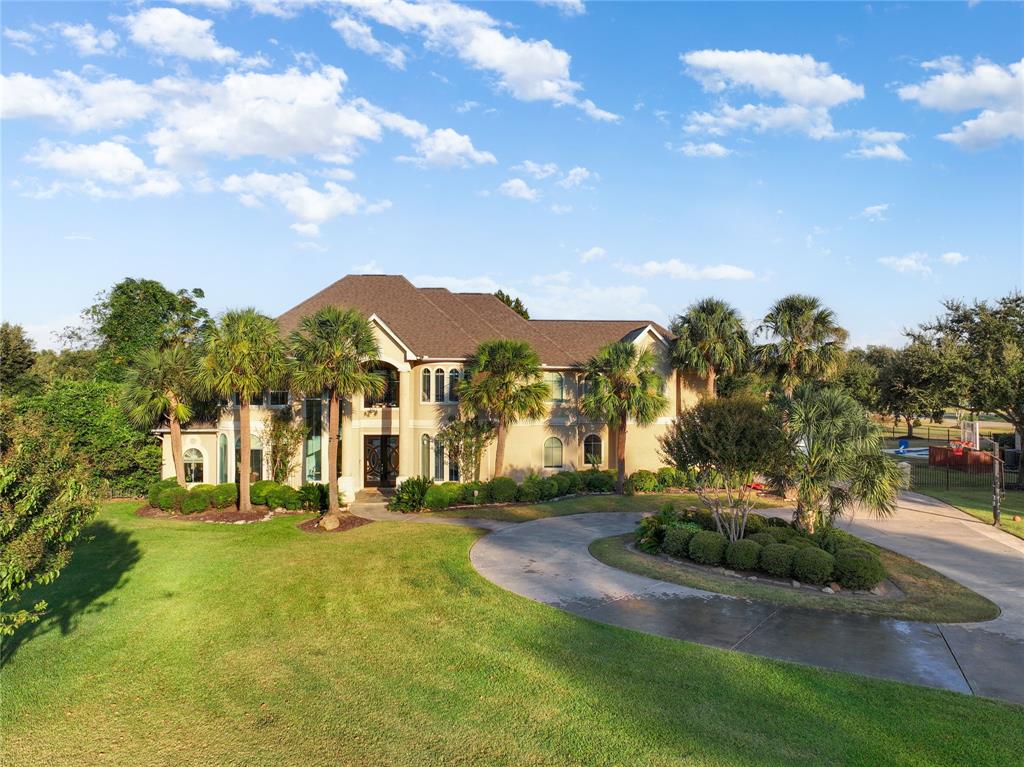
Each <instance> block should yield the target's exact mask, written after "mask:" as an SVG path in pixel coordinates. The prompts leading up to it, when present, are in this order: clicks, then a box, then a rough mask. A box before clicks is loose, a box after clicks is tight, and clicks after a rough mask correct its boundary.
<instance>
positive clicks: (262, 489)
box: [249, 479, 280, 506]
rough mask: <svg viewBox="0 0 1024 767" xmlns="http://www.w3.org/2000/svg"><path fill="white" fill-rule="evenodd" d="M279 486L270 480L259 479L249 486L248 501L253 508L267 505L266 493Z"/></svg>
mask: <svg viewBox="0 0 1024 767" xmlns="http://www.w3.org/2000/svg"><path fill="white" fill-rule="evenodd" d="M276 487H280V485H279V484H278V483H277V482H275V481H274V480H272V479H261V480H260V481H259V482H253V483H252V485H250V486H249V500H250V501H251V502H252V503H253V504H254V505H255V506H266V505H267V493H269V492H270V491H271V490H273V489H274V488H276Z"/></svg>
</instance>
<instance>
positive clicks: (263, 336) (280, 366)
mask: <svg viewBox="0 0 1024 767" xmlns="http://www.w3.org/2000/svg"><path fill="white" fill-rule="evenodd" d="M285 373H286V360H285V353H284V343H283V342H282V340H281V335H280V331H279V330H278V327H277V323H276V322H274V320H272V319H271V318H270V317H267V316H266V315H263V314H260V313H259V312H257V311H256V310H255V309H233V310H231V311H227V312H225V313H224V314H223V315H221V316H220V317H219V318H218V320H217V322H216V323H214V324H212V325H211V326H210V327H209V328H208V329H207V330H206V332H205V333H204V335H203V338H202V340H201V346H200V350H199V353H198V355H197V362H196V369H195V382H196V384H197V385H198V386H199V388H200V389H201V390H202V391H204V392H206V393H208V394H212V395H215V396H218V397H222V398H224V399H230V398H231V397H233V396H236V395H237V396H238V405H239V410H238V424H239V432H240V433H239V441H240V442H241V445H240V448H241V456H240V464H241V466H240V470H239V486H238V508H239V510H240V511H249V510H251V508H252V502H251V500H250V498H249V481H250V475H251V472H252V466H251V461H252V454H251V452H250V450H251V447H250V446H251V424H250V416H249V405H250V403H251V402H252V400H253V397H256V396H257V395H259V394H261V393H262V392H263V391H264V390H265V389H267V388H268V387H270V386H274V385H278V384H279V383H280V382H281V381H282V380H283V379H284V377H285Z"/></svg>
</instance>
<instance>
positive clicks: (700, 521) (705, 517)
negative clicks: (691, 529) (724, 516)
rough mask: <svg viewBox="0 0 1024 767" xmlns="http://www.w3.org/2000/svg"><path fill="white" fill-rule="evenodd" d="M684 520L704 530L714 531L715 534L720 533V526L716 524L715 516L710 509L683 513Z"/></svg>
mask: <svg viewBox="0 0 1024 767" xmlns="http://www.w3.org/2000/svg"><path fill="white" fill-rule="evenodd" d="M683 518H684V519H685V520H687V521H689V522H693V523H694V524H696V525H699V526H700V527H701V528H702V529H704V530H714V531H715V532H718V524H717V523H716V522H715V515H714V514H712V513H711V512H710V511H709V510H708V509H696V508H694V509H687V510H686V511H685V512H684V513H683Z"/></svg>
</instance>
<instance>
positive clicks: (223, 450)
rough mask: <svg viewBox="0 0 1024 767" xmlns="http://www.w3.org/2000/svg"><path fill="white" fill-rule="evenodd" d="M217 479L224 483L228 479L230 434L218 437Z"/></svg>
mask: <svg viewBox="0 0 1024 767" xmlns="http://www.w3.org/2000/svg"><path fill="white" fill-rule="evenodd" d="M217 481H218V482H220V483H221V484H222V485H223V484H224V483H225V482H227V481H228V435H227V434H221V435H220V436H219V437H217Z"/></svg>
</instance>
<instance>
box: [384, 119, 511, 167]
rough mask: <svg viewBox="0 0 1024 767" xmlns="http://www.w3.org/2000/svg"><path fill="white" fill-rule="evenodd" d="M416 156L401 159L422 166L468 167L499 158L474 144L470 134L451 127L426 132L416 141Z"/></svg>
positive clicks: (489, 162) (492, 162)
mask: <svg viewBox="0 0 1024 767" xmlns="http://www.w3.org/2000/svg"><path fill="white" fill-rule="evenodd" d="M416 152H417V155H416V156H415V157H408V156H402V157H399V158H398V159H399V160H402V161H404V162H413V163H415V164H417V165H419V166H420V167H428V166H434V167H441V168H468V167H469V166H470V165H493V164H494V163H496V162H497V161H498V160H497V158H496V157H495V156H494V155H493V154H491V153H490V152H485V151H480V150H478V149H476V148H475V147H474V146H473V142H472V140H471V139H470V138H469V136H465V135H463V134H461V133H458V132H457V131H454V130H452V129H451V128H440V129H439V130H435V131H433V132H431V133H428V134H425V135H424V136H423V137H422V138H420V139H419V140H418V141H417V142H416Z"/></svg>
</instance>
